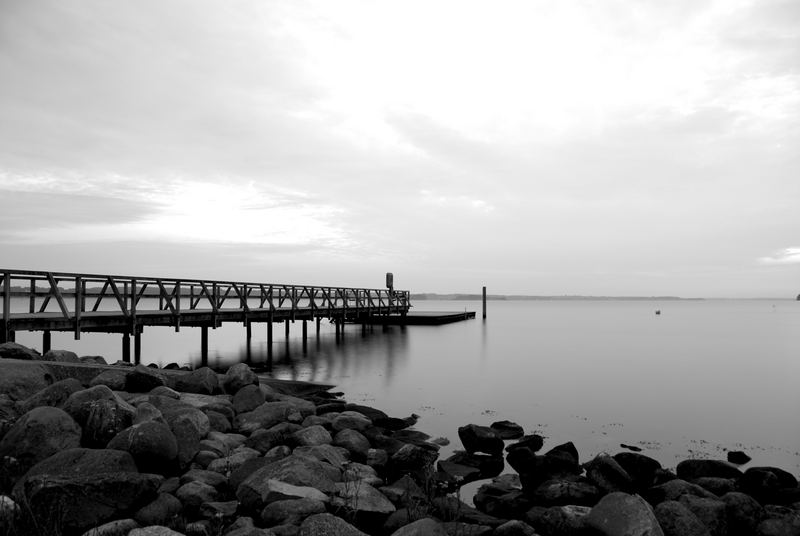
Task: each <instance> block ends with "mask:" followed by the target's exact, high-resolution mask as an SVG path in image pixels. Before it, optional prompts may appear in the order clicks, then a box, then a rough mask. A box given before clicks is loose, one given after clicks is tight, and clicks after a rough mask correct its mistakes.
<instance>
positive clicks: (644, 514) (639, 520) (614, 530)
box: [586, 491, 664, 536]
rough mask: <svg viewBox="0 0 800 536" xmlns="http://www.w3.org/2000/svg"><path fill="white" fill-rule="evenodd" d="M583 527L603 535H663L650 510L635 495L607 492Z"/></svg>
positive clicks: (590, 513)
mask: <svg viewBox="0 0 800 536" xmlns="http://www.w3.org/2000/svg"><path fill="white" fill-rule="evenodd" d="M586 525H587V526H588V527H590V528H592V529H594V530H596V531H598V532H599V533H600V534H603V535H604V536H663V534H664V532H663V531H662V530H661V527H660V526H659V524H658V521H657V520H656V517H655V515H654V513H653V510H652V508H651V507H650V505H649V504H647V502H645V500H644V499H642V498H641V497H639V496H638V495H629V494H627V493H623V492H619V491H618V492H614V493H609V494H608V495H606V496H605V497H603V498H602V499H600V502H598V503H597V504H596V505H595V506H594V508H592V511H591V512H589V515H587V516H586Z"/></svg>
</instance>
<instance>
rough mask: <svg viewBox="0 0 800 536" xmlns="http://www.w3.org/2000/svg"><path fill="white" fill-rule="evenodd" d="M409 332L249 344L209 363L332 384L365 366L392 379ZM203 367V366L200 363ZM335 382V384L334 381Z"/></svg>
mask: <svg viewBox="0 0 800 536" xmlns="http://www.w3.org/2000/svg"><path fill="white" fill-rule="evenodd" d="M407 345H408V333H407V330H406V328H405V326H393V327H386V326H383V327H375V326H368V327H367V328H366V329H353V330H350V331H345V330H342V331H341V332H340V334H339V336H338V337H337V336H334V334H331V333H324V334H322V336H320V337H316V338H315V339H314V340H313V341H309V342H304V341H303V340H302V339H299V338H289V339H286V340H285V341H283V342H282V343H273V344H272V349H271V351H269V348H268V346H269V343H268V342H266V341H249V342H248V343H246V344H243V345H242V346H241V347H240V348H239V352H238V354H237V355H235V356H234V355H231V356H226V358H222V357H221V356H217V357H216V358H211V359H210V360H209V362H208V363H207V364H209V365H210V366H212V367H216V368H225V367H227V366H229V365H231V364H232V363H234V362H237V363H238V362H244V363H247V364H249V365H250V366H251V367H252V368H253V369H254V370H256V371H257V372H263V373H265V374H267V375H269V376H271V377H275V378H282V379H291V380H305V381H317V382H331V381H332V380H334V379H335V378H338V377H342V376H346V375H356V376H357V375H359V374H360V370H361V369H362V368H363V367H369V368H370V369H371V370H374V371H375V373H376V374H379V375H383V376H384V377H385V378H386V380H387V381H389V380H391V378H392V375H393V372H394V367H395V365H396V364H397V363H396V360H397V359H398V358H401V359H402V358H403V357H404V356H406V355H407V354H406V348H407ZM196 364H201V363H196ZM333 383H335V382H333Z"/></svg>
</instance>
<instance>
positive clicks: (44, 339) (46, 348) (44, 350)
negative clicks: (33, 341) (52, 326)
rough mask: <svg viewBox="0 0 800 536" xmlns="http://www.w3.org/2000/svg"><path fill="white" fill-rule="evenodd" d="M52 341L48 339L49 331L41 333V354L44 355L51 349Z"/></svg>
mask: <svg viewBox="0 0 800 536" xmlns="http://www.w3.org/2000/svg"><path fill="white" fill-rule="evenodd" d="M51 345H52V339H51V337H50V330H45V331H43V332H42V353H43V354H46V353H47V352H49V351H50V348H52V346H51Z"/></svg>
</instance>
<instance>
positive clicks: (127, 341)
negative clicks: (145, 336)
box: [122, 332, 131, 363]
mask: <svg viewBox="0 0 800 536" xmlns="http://www.w3.org/2000/svg"><path fill="white" fill-rule="evenodd" d="M122 360H123V361H125V362H126V363H130V362H131V335H130V333H127V332H125V333H123V334H122Z"/></svg>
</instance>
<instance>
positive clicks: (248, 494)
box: [236, 455, 340, 509]
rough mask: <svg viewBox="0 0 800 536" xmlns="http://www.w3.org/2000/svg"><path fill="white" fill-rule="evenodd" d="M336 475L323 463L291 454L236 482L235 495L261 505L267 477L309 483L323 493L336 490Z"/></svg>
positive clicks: (296, 484) (246, 502)
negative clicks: (238, 483) (237, 484)
mask: <svg viewBox="0 0 800 536" xmlns="http://www.w3.org/2000/svg"><path fill="white" fill-rule="evenodd" d="M339 478H340V476H339V471H338V470H337V469H336V468H334V467H332V466H330V465H328V464H326V463H323V462H320V461H317V460H314V459H311V458H306V457H303V456H295V455H291V456H287V457H286V458H283V459H281V460H279V461H276V462H273V463H270V464H268V465H265V466H264V467H262V468H261V469H259V470H257V471H256V472H255V473H253V474H252V475H250V476H249V477H248V478H246V479H245V480H244V482H242V483H241V484H240V485H239V487H238V489H237V491H236V496H237V498H238V499H239V500H240V501H241V502H242V504H244V505H245V506H247V507H250V508H252V509H258V508H260V507H263V506H264V503H263V498H262V497H263V496H264V495H266V494H267V493H268V492H269V489H268V485H267V482H268V481H269V480H279V481H282V482H286V483H287V484H292V485H295V486H307V487H313V488H316V489H318V490H320V491H322V492H323V493H332V492H334V491H335V490H336V485H335V481H336V480H338V479H339Z"/></svg>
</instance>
